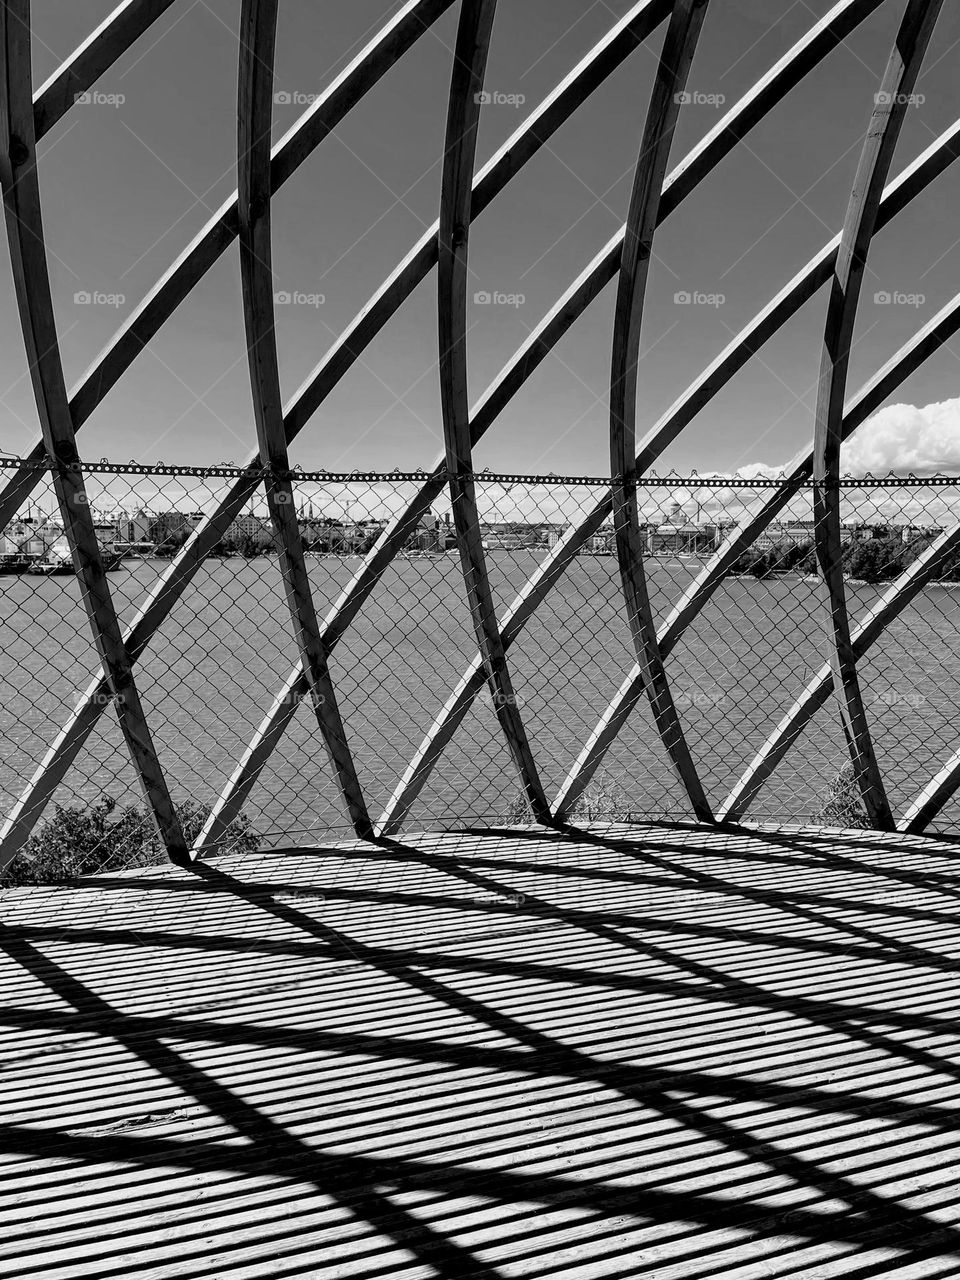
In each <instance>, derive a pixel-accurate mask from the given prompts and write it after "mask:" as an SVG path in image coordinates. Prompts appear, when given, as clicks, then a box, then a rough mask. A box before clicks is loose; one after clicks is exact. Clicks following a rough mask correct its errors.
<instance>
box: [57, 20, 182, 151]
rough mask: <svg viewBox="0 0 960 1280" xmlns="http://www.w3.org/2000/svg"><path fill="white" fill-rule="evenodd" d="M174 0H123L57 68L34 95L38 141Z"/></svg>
mask: <svg viewBox="0 0 960 1280" xmlns="http://www.w3.org/2000/svg"><path fill="white" fill-rule="evenodd" d="M173 3H174V0H123V3H122V4H118V5H117V7H116V9H114V10H113V12H112V13H109V14H108V15H107V16H106V18H104V20H103V22H101V23H100V25H99V26H98V27H97V28H96V29H95V30H94V31H92V32H91V33H90V35H89V36H87V38H86V40H84V42H83V44H81V45H79V46H78V47H77V48H76V49H74V51H73V53H71V55H70V57H69V58H67V60H66V61H65V62H63V63H61V65H60V66H59V67H57V69H56V71H54V73H53V75H52V76H50V78H49V79H48V80H47V81H45V83H44V84H42V85H41V86H40V88H39V89H38V90H37V92H36V93H35V94H34V97H33V121H34V129H35V130H36V137H37V141H38V142H39V141H40V139H41V138H42V137H43V135H44V134H45V133H49V131H50V130H51V129H52V128H53V126H54V125H55V124H56V123H57V122H58V121H59V120H62V119H63V117H64V116H65V115H66V114H67V112H68V111H69V110H70V108H71V107H72V106H73V104H74V102H75V101H76V100H77V97H78V96H79V95H80V94H83V93H86V92H87V90H88V89H89V88H90V87H91V86H92V85H94V84H96V82H97V81H98V80H99V79H100V77H101V76H102V75H103V74H104V73H105V72H107V71H109V69H110V68H111V67H112V66H113V64H114V63H115V62H116V61H117V59H118V58H121V57H122V56H123V55H124V54H125V53H126V52H127V50H128V49H129V48H130V47H131V46H132V45H133V44H134V43H135V42H136V41H137V40H139V39H140V37H141V36H142V35H143V33H144V32H145V31H146V30H147V28H148V27H151V26H152V25H153V23H154V22H156V20H157V19H158V18H160V17H162V16H163V14H165V13H166V11H167V10H168V9H169V8H170V6H171V5H172V4H173Z"/></svg>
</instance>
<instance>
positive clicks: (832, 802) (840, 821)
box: [814, 764, 870, 829]
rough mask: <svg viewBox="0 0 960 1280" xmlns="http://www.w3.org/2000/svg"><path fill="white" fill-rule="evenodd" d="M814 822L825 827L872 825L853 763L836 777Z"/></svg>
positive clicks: (846, 766) (863, 826) (864, 826)
mask: <svg viewBox="0 0 960 1280" xmlns="http://www.w3.org/2000/svg"><path fill="white" fill-rule="evenodd" d="M814 822H816V823H818V824H819V825H820V826H823V827H857V828H861V829H862V828H867V827H869V826H870V823H869V821H868V820H867V811H866V809H865V808H864V807H863V797H862V796H861V795H860V788H859V787H858V786H857V779H856V775H855V774H854V771H853V765H852V764H847V765H844V767H843V768H842V769H841V770H840V772H839V773H838V774H837V776H836V777H835V778H834V780H833V783H832V784H831V787H830V794H829V795H828V797H827V799H826V802H825V803H824V806H823V808H822V809H821V810H820V812H819V813H818V814H817V815H816V817H815V818H814Z"/></svg>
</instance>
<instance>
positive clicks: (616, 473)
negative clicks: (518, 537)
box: [610, 0, 712, 822]
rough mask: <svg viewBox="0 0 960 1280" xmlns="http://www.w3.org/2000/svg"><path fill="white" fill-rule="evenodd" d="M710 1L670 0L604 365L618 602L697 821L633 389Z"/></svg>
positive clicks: (697, 795)
mask: <svg viewBox="0 0 960 1280" xmlns="http://www.w3.org/2000/svg"><path fill="white" fill-rule="evenodd" d="M707 3H708V0H677V2H676V4H675V5H674V9H673V16H672V17H671V19H670V25H669V27H668V28H667V34H666V38H665V40H664V43H663V48H662V50H661V53H660V60H659V63H658V66H657V74H656V78H655V80H654V84H653V90H652V92H651V95H650V106H649V108H648V110H647V118H646V122H645V124H644V129H643V137H642V139H641V143H640V154H639V156H638V157H637V164H636V169H635V171H634V178H633V191H632V193H631V197H630V207H629V210H628V213H627V221H626V225H625V227H624V242H623V251H622V254H621V261H620V277H619V283H618V287H617V302H616V310H615V312H614V322H613V350H612V355H611V361H610V474H611V476H612V477H613V486H612V496H613V527H614V536H615V539H616V547H617V562H618V565H619V569H620V585H621V589H622V591H623V603H624V607H625V609H626V613H627V621H628V623H629V626H630V634H631V637H632V639H633V646H634V649H635V650H636V654H637V663H638V664H639V666H640V668H641V670H642V671H643V678H644V684H645V686H646V689H647V694H648V696H649V699H650V710H651V712H652V713H653V721H654V724H655V725H656V728H657V732H658V733H659V735H660V741H661V742H662V743H663V747H664V750H665V751H666V753H667V756H668V758H669V759H670V761H671V763H672V764H673V767H674V769H675V770H676V772H677V775H678V777H679V779H680V782H681V783H682V785H683V788H684V790H685V791H686V793H687V799H688V800H689V802H690V806H691V808H692V809H693V812H694V814H695V816H696V817H697V818H698V819H700V820H701V821H704V822H709V821H710V820H711V818H712V814H711V812H710V805H709V804H708V802H707V797H706V795H705V794H704V790H703V785H702V783H701V782H700V778H699V776H698V775H697V770H696V766H695V765H694V763H693V757H692V756H691V755H690V748H689V747H688V745H687V741H686V738H685V737H684V733H683V726H682V724H681V723H680V717H679V715H678V714H677V708H676V705H675V704H674V701H673V693H672V691H671V688H670V681H669V679H668V677H667V673H666V669H665V667H664V665H663V659H662V657H661V656H660V647H659V645H658V644H657V624H656V621H655V620H654V616H653V610H652V608H651V606H650V593H649V591H648V589H647V577H646V573H645V572H644V568H643V559H644V556H643V539H642V537H641V533H640V515H639V512H638V510H637V463H636V453H637V383H638V378H639V364H640V335H641V326H642V322H643V303H644V298H645V295H646V285H647V279H648V277H649V272H650V261H651V258H652V256H653V241H654V234H655V232H656V228H657V221H658V212H659V205H660V195H661V191H662V189H663V183H664V178H665V177H666V172H667V162H668V160H669V158H670V147H671V144H672V142H673V135H674V131H675V129H676V125H677V119H678V118H679V115H680V98H681V95H682V93H683V90H684V88H685V86H686V83H687V76H688V74H689V71H690V66H691V64H692V62H693V56H694V52H695V50H696V47H697V41H698V40H699V38H700V32H701V30H702V28H703V21H704V18H705V17H706V12H707Z"/></svg>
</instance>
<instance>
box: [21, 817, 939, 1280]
mask: <svg viewBox="0 0 960 1280" xmlns="http://www.w3.org/2000/svg"><path fill="white" fill-rule="evenodd" d="M954 859H955V847H954V846H952V845H950V844H949V843H946V842H941V841H936V840H932V839H924V838H920V837H907V836H898V835H895V834H890V835H887V834H882V835H881V834H878V833H875V832H870V833H862V834H858V833H823V832H817V833H814V832H809V833H804V832H802V831H796V832H784V831H779V832H772V831H765V830H762V829H759V828H757V829H752V830H747V829H739V830H738V829H732V828H731V829H730V830H727V831H723V830H717V829H708V828H697V827H694V826H692V825H691V826H682V825H676V826H660V827H644V828H626V827H605V828H602V827H593V828H591V829H590V830H589V831H583V832H571V833H570V834H569V835H566V836H564V835H560V834H556V833H551V832H545V831H543V830H535V829H516V830H505V831H503V832H498V833H488V834H473V833H458V834H455V835H454V834H451V835H436V834H434V835H428V836H422V837H415V838H414V837H410V838H407V839H406V840H405V841H404V842H403V843H402V844H401V843H399V842H382V843H381V844H379V845H373V844H365V843H363V842H360V841H354V842H351V843H350V844H344V845H340V846H332V847H329V848H318V849H305V850H296V851H282V850H274V851H266V852H261V853H259V854H255V855H246V856H237V857H227V858H223V859H220V860H218V861H216V862H212V863H210V864H208V865H207V866H206V867H199V868H197V869H195V870H191V869H188V868H177V867H169V868H165V867H159V868H152V869H150V870H148V871H135V872H130V873H124V874H119V875H111V876H100V877H96V878H94V879H91V880H89V881H85V882H83V883H82V884H81V885H80V886H78V887H76V888H36V889H30V888H19V889H8V890H6V891H4V893H3V896H2V899H0V914H2V919H3V923H4V925H5V933H4V938H5V950H4V953H3V957H2V961H0V994H2V1001H0V1006H2V1011H0V1021H2V1022H3V1023H4V1024H5V1028H6V1030H7V1033H8V1036H7V1039H8V1045H7V1050H8V1051H7V1053H6V1054H5V1056H4V1060H3V1063H2V1065H0V1133H2V1138H3V1142H2V1144H0V1145H2V1149H3V1152H4V1155H3V1156H2V1158H0V1216H2V1218H3V1221H4V1224H5V1231H4V1234H3V1237H2V1239H0V1276H4V1275H11V1276H13V1275H17V1276H25V1275H26V1276H31V1277H33V1276H37V1277H40V1276H42V1277H51V1278H53V1277H56V1278H57V1280H61V1278H62V1280H67V1278H69V1277H80V1276H86V1275H90V1274H92V1273H94V1272H95V1273H96V1274H98V1275H104V1276H118V1277H119V1276H123V1277H125V1278H126V1277H136V1278H137V1280H161V1278H163V1280H166V1278H167V1277H201V1276H202V1277H210V1276H218V1277H219V1276H225V1275H229V1276H230V1277H231V1278H233V1277H244V1276H250V1277H254V1276H263V1275H277V1276H287V1275H289V1276H293V1275H303V1276H307V1275H309V1276H323V1277H327V1276H329V1277H337V1278H339V1277H347V1276H358V1277H366V1276H371V1277H373V1276H391V1277H394V1276H396V1277H421V1276H422V1277H425V1278H426V1277H435V1276H437V1275H442V1276H448V1275H449V1276H452V1275H477V1276H498V1277H505V1278H506V1277H510V1278H512V1277H541V1276H543V1277H545V1276H550V1277H551V1280H556V1278H557V1277H561V1276H563V1277H570V1278H571V1280H573V1278H574V1277H576V1278H578V1280H579V1278H580V1277H584V1278H585V1277H588V1276H590V1277H595V1276H617V1275H633V1276H637V1275H639V1276H650V1277H656V1278H657V1280H664V1277H670V1278H672V1280H681V1277H682V1278H683V1280H687V1277H697V1276H710V1277H717V1276H723V1277H731V1278H733V1277H736V1280H754V1278H756V1280H760V1278H761V1277H764V1278H765V1277H769V1276H781V1275H782V1276H785V1277H786V1276H792V1277H796V1276H816V1277H818V1278H819V1277H821V1276H822V1277H828V1276H829V1277H833V1276H837V1277H841V1276H851V1277H860V1276H863V1277H867V1276H870V1277H873V1276H883V1277H896V1280H908V1278H910V1277H919V1276H923V1277H930V1276H936V1275H943V1274H955V1273H956V1270H957V1262H958V1258H960V1201H958V1197H957V1195H956V1191H955V1182H956V1177H955V1168H956V1163H957V1159H958V1156H960V1131H958V1123H957V1122H958V1112H960V1030H958V1029H957V1013H958V1005H960V992H958V990H957V983H956V973H957V970H958V969H960V871H958V870H957V869H956V868H955V865H954Z"/></svg>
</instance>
